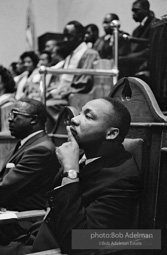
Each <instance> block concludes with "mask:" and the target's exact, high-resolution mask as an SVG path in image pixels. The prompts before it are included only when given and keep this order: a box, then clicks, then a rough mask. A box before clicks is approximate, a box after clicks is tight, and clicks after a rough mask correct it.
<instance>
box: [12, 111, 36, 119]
mask: <svg viewBox="0 0 167 255" xmlns="http://www.w3.org/2000/svg"><path fill="white" fill-rule="evenodd" d="M17 115H21V116H25V117H37V116H38V115H36V114H29V113H26V112H17V111H14V110H12V111H11V112H10V113H9V115H8V119H9V118H10V119H12V120H13V119H15V118H16V117H17Z"/></svg>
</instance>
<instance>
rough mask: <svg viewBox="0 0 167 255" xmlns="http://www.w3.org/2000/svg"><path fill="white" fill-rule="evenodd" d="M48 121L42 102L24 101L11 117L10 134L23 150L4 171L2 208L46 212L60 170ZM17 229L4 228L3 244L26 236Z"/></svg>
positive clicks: (1, 232)
mask: <svg viewBox="0 0 167 255" xmlns="http://www.w3.org/2000/svg"><path fill="white" fill-rule="evenodd" d="M46 119H47V114H46V110H45V107H44V106H43V104H42V103H41V102H39V101H36V100H34V99H28V98H23V99H21V100H19V101H16V103H15V104H14V106H13V108H12V110H11V112H10V114H9V116H8V121H9V130H10V132H11V135H12V136H15V137H16V138H17V139H19V142H20V144H19V145H20V146H16V147H17V148H15V150H14V151H13V152H12V154H11V155H10V156H9V159H8V161H7V162H6V163H5V165H4V166H3V168H2V169H1V171H0V208H5V209H7V210H12V211H25V210H37V209H46V193H47V191H48V190H50V189H51V187H52V183H53V179H54V177H55V176H56V174H57V172H58V169H59V163H58V160H57V157H56V154H55V147H54V144H53V143H52V142H51V141H50V139H49V138H48V136H47V135H46V133H45V123H46ZM28 225H29V224H28ZM9 229H10V230H9ZM13 229H14V231H11V224H10V225H9V226H8V225H4V226H2V225H1V226H0V244H3V245H6V244H7V243H9V242H10V241H11V240H13V239H15V238H16V237H17V234H18V235H20V234H21V235H23V234H24V229H23V228H22V226H20V225H15V226H14V227H13Z"/></svg>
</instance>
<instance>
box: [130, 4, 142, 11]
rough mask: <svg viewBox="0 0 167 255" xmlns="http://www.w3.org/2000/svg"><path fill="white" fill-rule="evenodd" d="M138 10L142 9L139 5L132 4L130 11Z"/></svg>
mask: <svg viewBox="0 0 167 255" xmlns="http://www.w3.org/2000/svg"><path fill="white" fill-rule="evenodd" d="M138 9H142V6H141V4H140V3H134V4H133V6H132V10H138Z"/></svg>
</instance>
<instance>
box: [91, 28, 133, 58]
mask: <svg viewBox="0 0 167 255" xmlns="http://www.w3.org/2000/svg"><path fill="white" fill-rule="evenodd" d="M122 34H127V33H125V32H123V31H121V30H120V31H119V34H118V56H125V55H127V54H128V53H129V52H130V45H129V42H128V41H127V40H125V39H124V38H123V37H122ZM94 49H95V50H97V51H98V52H99V55H100V57H101V58H104V59H112V58H114V56H113V46H112V45H111V46H110V39H108V40H105V36H102V37H99V38H98V39H97V41H96V43H95V44H94Z"/></svg>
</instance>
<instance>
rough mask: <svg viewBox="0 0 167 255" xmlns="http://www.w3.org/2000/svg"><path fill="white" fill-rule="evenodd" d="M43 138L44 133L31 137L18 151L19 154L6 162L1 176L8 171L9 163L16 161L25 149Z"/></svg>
mask: <svg viewBox="0 0 167 255" xmlns="http://www.w3.org/2000/svg"><path fill="white" fill-rule="evenodd" d="M43 136H45V132H44V131H43V132H41V133H39V134H37V135H35V136H33V137H31V138H30V139H29V140H28V141H26V142H25V143H24V144H23V146H21V147H20V148H19V149H18V150H17V152H16V153H15V154H13V153H12V154H11V156H10V157H9V158H8V160H7V161H6V162H5V164H4V165H3V167H2V170H1V174H3V173H4V171H5V169H6V164H7V163H9V162H11V163H12V162H13V161H14V159H15V158H16V157H17V156H18V155H19V154H21V153H22V152H23V151H24V149H25V148H27V147H28V146H30V145H31V144H32V143H33V142H35V141H36V140H38V139H39V138H41V137H43Z"/></svg>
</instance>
